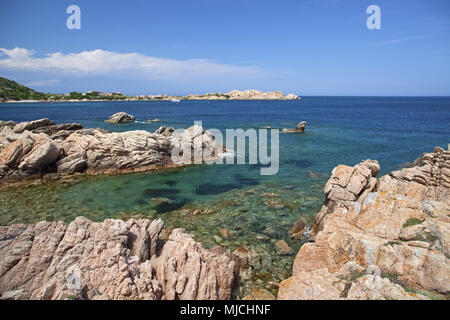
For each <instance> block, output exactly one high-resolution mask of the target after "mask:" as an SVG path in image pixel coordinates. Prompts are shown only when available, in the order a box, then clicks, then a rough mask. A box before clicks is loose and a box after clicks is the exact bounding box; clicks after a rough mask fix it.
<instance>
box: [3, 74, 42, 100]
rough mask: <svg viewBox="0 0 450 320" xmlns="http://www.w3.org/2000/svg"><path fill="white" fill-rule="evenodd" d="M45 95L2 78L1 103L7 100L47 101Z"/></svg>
mask: <svg viewBox="0 0 450 320" xmlns="http://www.w3.org/2000/svg"><path fill="white" fill-rule="evenodd" d="M46 99H47V95H46V94H45V93H41V92H37V91H35V90H33V89H30V88H28V87H25V86H23V85H21V84H18V83H17V82H15V81H12V80H9V79H6V78H2V77H0V101H2V100H3V101H5V100H6V101H7V100H16V101H17V100H46Z"/></svg>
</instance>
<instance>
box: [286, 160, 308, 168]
mask: <svg viewBox="0 0 450 320" xmlns="http://www.w3.org/2000/svg"><path fill="white" fill-rule="evenodd" d="M286 163H287V164H290V165H293V166H295V167H297V168H307V167H310V166H312V165H313V163H312V161H309V160H289V161H287V162H286Z"/></svg>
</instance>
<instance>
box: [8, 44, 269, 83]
mask: <svg viewBox="0 0 450 320" xmlns="http://www.w3.org/2000/svg"><path fill="white" fill-rule="evenodd" d="M34 55H35V51H33V50H28V49H24V48H17V47H16V48H14V49H10V50H8V49H4V48H0V69H13V70H22V71H31V72H56V73H58V72H64V73H69V74H79V75H92V74H108V73H113V72H121V73H123V72H125V73H131V74H136V73H137V74H142V75H144V76H146V77H148V78H149V79H155V80H156V79H175V78H178V77H182V78H186V77H189V78H192V77H195V78H202V77H217V76H247V77H260V76H264V75H267V74H268V73H267V72H265V71H264V70H262V69H260V68H258V67H254V66H237V65H229V64H220V63H217V62H215V61H213V60H207V59H189V60H175V59H166V58H158V57H152V56H146V55H143V54H140V53H118V52H113V51H105V50H101V49H96V50H92V51H82V52H79V53H68V54H64V53H60V52H54V53H49V54H46V55H45V57H43V58H36V57H34Z"/></svg>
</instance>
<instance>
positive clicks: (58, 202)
mask: <svg viewBox="0 0 450 320" xmlns="http://www.w3.org/2000/svg"><path fill="white" fill-rule="evenodd" d="M118 111H125V112H127V113H129V114H132V115H134V116H136V118H137V122H136V123H130V124H121V125H115V124H109V123H105V122H104V120H105V119H107V118H108V117H109V116H110V115H111V114H113V113H115V112H118ZM42 117H48V118H50V119H52V120H54V121H55V122H57V123H63V122H78V123H81V124H83V125H84V126H85V127H102V128H106V129H109V130H112V131H126V130H135V129H143V130H149V131H153V130H156V129H157V128H158V127H159V126H160V125H167V126H173V127H175V128H187V127H189V126H191V125H193V123H194V121H195V120H201V121H203V126H204V128H206V129H209V128H218V129H220V130H223V132H224V130H225V129H226V128H230V129H236V128H242V129H244V130H245V129H248V128H255V129H258V128H261V127H265V126H271V127H272V128H293V127H295V125H296V124H297V123H298V122H299V121H303V120H305V121H307V122H308V125H307V127H306V132H305V133H304V134H285V133H280V169H279V172H278V174H277V175H274V176H261V175H260V174H259V166H258V165H196V166H191V167H185V168H181V169H174V170H169V171H164V172H157V173H155V172H149V173H136V174H126V175H118V176H100V177H77V178H74V179H69V180H67V181H64V182H49V183H46V184H43V185H30V186H20V187H15V188H10V189H8V190H3V191H1V193H0V224H2V225H8V224H12V223H34V222H37V221H41V220H48V221H50V220H63V221H65V222H70V221H72V220H73V219H74V218H75V217H76V216H78V215H84V216H86V217H88V218H90V219H92V220H96V221H101V220H103V219H105V218H122V219H127V218H131V217H146V218H150V219H153V218H157V217H161V218H162V219H163V220H164V221H165V224H166V226H167V227H182V228H185V229H186V230H188V231H189V232H191V233H193V234H194V235H195V236H196V239H197V240H199V241H201V242H202V243H203V244H204V246H206V247H212V246H213V245H216V244H219V245H222V246H225V247H226V248H228V249H229V250H235V249H236V248H238V247H240V246H244V247H246V248H252V249H253V250H255V251H256V252H257V253H259V258H258V262H257V263H255V265H256V266H255V272H254V275H253V276H252V277H251V279H249V280H248V281H246V282H245V286H244V287H243V292H244V293H245V292H248V291H249V288H250V287H255V286H257V287H264V286H266V285H267V283H268V281H276V282H278V281H280V280H282V279H284V278H285V277H287V276H289V274H290V270H291V264H292V262H293V259H294V255H295V252H296V251H297V250H298V248H299V247H300V245H301V243H302V242H301V240H293V239H290V238H289V237H288V231H289V229H290V227H291V226H292V224H293V223H294V222H295V221H296V220H297V219H298V218H299V217H303V218H304V219H305V220H306V221H310V220H311V218H312V217H313V216H314V214H315V213H317V212H318V211H319V209H320V206H321V204H322V202H323V194H322V190H321V189H322V187H323V184H324V183H325V182H326V180H327V179H328V177H329V174H330V172H331V170H332V169H333V168H334V167H335V166H336V165H338V164H341V163H343V164H348V165H355V164H356V163H358V162H360V161H362V160H365V159H368V158H370V159H377V160H378V161H379V162H380V164H381V174H384V173H387V172H389V171H391V170H395V169H399V168H400V167H401V166H402V165H404V164H405V163H406V162H412V161H413V160H414V159H416V158H417V157H418V156H420V154H421V153H422V152H431V151H432V150H433V148H434V147H435V146H441V147H445V148H446V147H447V144H448V143H450V139H449V138H450V125H449V124H450V98H359V97H358V98H357V97H311V98H308V97H307V98H304V99H302V100H300V101H182V102H181V103H171V102H91V103H53V104H47V103H44V104H34V103H33V104H28V103H26V104H0V119H2V120H15V121H28V120H33V119H38V118H42ZM148 118H159V119H161V122H158V123H145V120H147V119H148ZM195 210H198V211H197V212H200V214H198V215H192V213H193V212H194V211H195ZM220 229H228V230H229V231H230V237H228V238H223V237H222V236H221V234H220ZM279 240H284V241H286V242H287V243H288V244H289V246H291V247H292V248H293V251H292V252H293V253H291V254H285V253H282V252H280V251H279V250H278V249H277V247H276V245H275V243H276V242H277V241H279ZM271 290H272V291H276V289H271Z"/></svg>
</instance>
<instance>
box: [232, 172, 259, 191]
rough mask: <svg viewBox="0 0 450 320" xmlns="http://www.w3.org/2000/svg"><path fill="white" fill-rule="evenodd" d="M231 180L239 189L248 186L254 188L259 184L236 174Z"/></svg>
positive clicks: (254, 180) (255, 180)
mask: <svg viewBox="0 0 450 320" xmlns="http://www.w3.org/2000/svg"><path fill="white" fill-rule="evenodd" d="M233 179H234V180H235V181H236V182H237V183H238V185H239V187H241V188H244V187H250V186H256V185H257V184H259V181H258V180H257V179H253V178H249V177H245V176H243V175H240V174H236V175H234V176H233Z"/></svg>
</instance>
